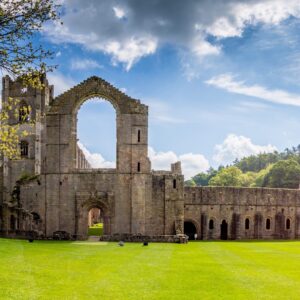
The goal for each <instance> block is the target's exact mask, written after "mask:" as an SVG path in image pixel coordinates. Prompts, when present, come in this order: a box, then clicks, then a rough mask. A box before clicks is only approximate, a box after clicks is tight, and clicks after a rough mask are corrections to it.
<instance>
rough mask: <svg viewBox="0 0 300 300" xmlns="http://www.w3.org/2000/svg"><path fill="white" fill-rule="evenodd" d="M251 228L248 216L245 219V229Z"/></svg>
mask: <svg viewBox="0 0 300 300" xmlns="http://www.w3.org/2000/svg"><path fill="white" fill-rule="evenodd" d="M249 228H250V220H249V219H248V218H247V219H246V220H245V229H246V230H248V229H249Z"/></svg>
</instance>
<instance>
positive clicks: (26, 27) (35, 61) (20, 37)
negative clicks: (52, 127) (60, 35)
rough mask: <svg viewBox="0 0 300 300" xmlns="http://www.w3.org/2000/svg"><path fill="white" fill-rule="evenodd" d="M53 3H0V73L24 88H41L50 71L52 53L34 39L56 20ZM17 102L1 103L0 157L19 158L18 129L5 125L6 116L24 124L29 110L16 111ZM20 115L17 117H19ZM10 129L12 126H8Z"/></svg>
mask: <svg viewBox="0 0 300 300" xmlns="http://www.w3.org/2000/svg"><path fill="white" fill-rule="evenodd" d="M55 3H56V1H55V0H13V1H12V0H1V1H0V71H2V72H3V73H8V74H9V75H11V76H12V77H14V78H18V80H20V82H21V83H22V84H23V85H24V86H31V87H35V88H39V89H41V88H43V84H42V81H41V76H42V75H43V74H44V73H45V72H47V71H51V70H53V68H54V66H51V65H50V64H47V63H46V61H47V59H50V58H52V57H53V53H52V52H51V51H49V50H46V49H44V48H43V47H42V46H41V45H38V44H37V43H36V42H35V40H34V37H35V36H36V34H37V33H38V32H39V31H41V29H42V26H43V25H44V24H45V23H46V22H47V21H56V20H58V13H57V12H58V8H59V6H58V5H56V4H55ZM18 106H19V100H18V99H12V98H9V99H8V100H7V99H6V101H5V102H3V103H2V109H1V112H0V156H3V155H4V156H6V157H7V158H9V159H17V158H19V157H20V150H19V142H20V135H21V136H25V135H27V132H26V131H22V133H20V135H19V129H20V126H19V125H14V124H9V122H8V120H9V117H10V116H14V117H15V118H19V117H20V115H21V118H24V119H23V120H20V121H21V123H22V122H25V121H27V118H28V116H29V115H30V108H27V107H25V106H24V107H22V109H23V111H19V110H18ZM19 112H20V114H19ZM11 125H13V126H11Z"/></svg>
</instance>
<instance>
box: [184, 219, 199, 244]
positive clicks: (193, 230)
mask: <svg viewBox="0 0 300 300" xmlns="http://www.w3.org/2000/svg"><path fill="white" fill-rule="evenodd" d="M184 234H185V235H187V236H188V237H189V240H195V234H197V226H196V225H195V223H194V222H193V221H190V220H186V221H184Z"/></svg>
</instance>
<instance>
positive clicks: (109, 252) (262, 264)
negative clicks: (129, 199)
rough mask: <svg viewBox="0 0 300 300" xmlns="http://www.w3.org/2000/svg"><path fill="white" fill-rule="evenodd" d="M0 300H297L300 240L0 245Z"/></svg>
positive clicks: (2, 241) (299, 294) (6, 242)
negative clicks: (143, 244)
mask: <svg viewBox="0 0 300 300" xmlns="http://www.w3.org/2000/svg"><path fill="white" fill-rule="evenodd" d="M0 299H72V300H73V299H110V300H114V299H264V300H267V299H300V242H254V241H253V242H191V243H189V244H188V245H179V244H154V243H150V244H149V246H148V247H143V246H142V245H141V244H129V243H126V244H125V246H124V247H119V246H118V245H117V243H88V242H54V241H35V242H34V243H28V242H27V241H21V240H8V239H0Z"/></svg>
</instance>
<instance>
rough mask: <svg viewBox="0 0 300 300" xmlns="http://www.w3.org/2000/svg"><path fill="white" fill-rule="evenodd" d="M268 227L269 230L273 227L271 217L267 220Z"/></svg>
mask: <svg viewBox="0 0 300 300" xmlns="http://www.w3.org/2000/svg"><path fill="white" fill-rule="evenodd" d="M266 229H267V230H269V229H271V220H270V219H267V221H266Z"/></svg>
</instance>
